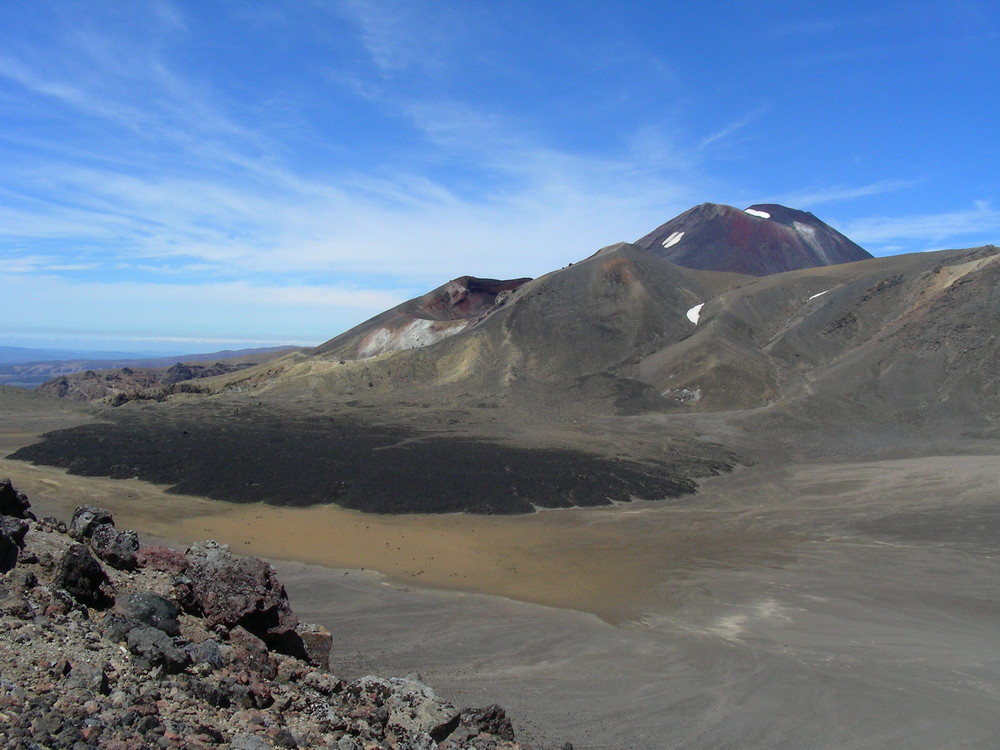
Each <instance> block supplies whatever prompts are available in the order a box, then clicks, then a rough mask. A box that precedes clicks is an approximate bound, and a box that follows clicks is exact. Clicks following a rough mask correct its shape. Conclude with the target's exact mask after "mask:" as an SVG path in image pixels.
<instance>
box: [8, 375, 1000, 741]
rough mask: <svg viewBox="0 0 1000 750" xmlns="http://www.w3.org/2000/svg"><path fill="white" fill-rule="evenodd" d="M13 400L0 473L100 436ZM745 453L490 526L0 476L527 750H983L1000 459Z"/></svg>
mask: <svg viewBox="0 0 1000 750" xmlns="http://www.w3.org/2000/svg"><path fill="white" fill-rule="evenodd" d="M22 393H23V392H19V393H17V394H13V395H12V391H10V390H8V389H4V391H3V394H0V395H2V396H3V402H2V406H3V408H2V409H0V454H3V455H7V454H8V453H9V452H11V451H13V450H14V449H16V448H18V447H20V446H22V445H27V444H30V443H32V442H34V441H35V440H37V439H38V436H39V434H40V433H41V432H42V431H45V430H52V429H56V428H61V427H67V426H70V425H72V424H79V423H86V422H88V421H91V420H92V419H93V416H91V415H90V414H89V413H88V412H86V411H85V410H84V409H83V408H81V407H76V406H71V405H68V404H66V403H65V402H53V401H50V400H47V399H41V398H39V397H33V398H29V397H28V396H22V395H20V394H22ZM29 395H30V394H29ZM745 447H747V448H748V449H749V448H751V446H749V445H748V446H745ZM758 448H759V449H758V452H757V455H755V456H753V458H755V459H756V461H757V462H756V465H752V466H748V467H744V468H739V469H737V470H736V471H734V472H733V473H730V474H724V475H721V476H718V477H714V478H710V479H707V480H703V481H702V482H701V487H700V491H699V493H698V494H697V495H694V496H686V497H682V498H679V499H676V500H673V501H669V502H635V503H627V504H621V505H616V506H613V507H605V508H591V509H569V510H553V511H543V512H539V513H535V514H532V515H522V516H499V517H497V516H493V517H488V516H470V515H461V514H453V515H397V516H383V515H375V514H363V513H360V512H357V511H350V510H344V509H341V508H338V507H336V506H313V507H310V508H277V507H272V506H265V505H261V504H253V505H232V504H227V503H222V502H218V501H212V500H208V499H204V498H198V497H191V496H185V495H177V494H168V493H166V492H165V491H164V488H163V487H159V486H156V485H152V484H149V483H145V482H141V481H138V480H135V479H128V480H110V479H103V478H92V477H81V476H75V475H70V474H67V473H66V472H65V471H63V470H61V469H56V468H52V467H45V466H32V465H30V464H27V463H24V462H20V461H12V460H7V459H2V460H0V475H9V476H10V477H11V479H12V480H13V482H14V484H15V486H16V487H18V488H19V489H20V490H22V491H24V492H26V493H27V495H28V497H29V499H30V500H31V502H32V504H33V506H34V509H35V510H36V511H37V512H38V513H39V514H40V515H50V514H51V515H57V516H60V517H64V518H65V517H68V516H69V514H70V513H71V512H72V509H73V507H75V506H76V505H78V504H81V503H90V504H97V505H102V506H105V507H107V508H109V509H110V510H111V511H112V512H113V513H114V515H115V517H116V520H117V522H118V525H119V527H130V528H135V529H137V530H139V531H140V534H142V535H143V537H144V540H145V541H150V540H153V539H157V538H161V539H168V540H173V541H175V542H177V543H179V544H186V543H189V542H191V541H195V540H199V539H204V538H206V537H210V538H215V539H217V540H219V541H222V542H225V543H228V544H231V545H232V546H233V548H234V550H235V551H237V552H240V553H246V554H255V555H260V556H264V557H267V558H269V559H271V560H273V561H275V564H276V565H277V567H278V568H279V571H280V574H281V577H282V579H283V580H284V581H285V583H286V586H287V588H288V590H289V593H290V596H291V598H292V603H293V606H294V607H295V609H296V611H297V612H298V613H299V614H300V616H302V617H303V618H304V619H306V620H310V621H315V622H320V623H323V624H324V625H326V626H327V627H329V628H330V630H331V631H332V632H333V633H334V634H335V645H334V650H333V654H332V658H331V663H332V664H334V665H335V666H334V670H335V671H337V672H338V673H340V674H342V675H344V676H347V677H352V676H357V675H360V674H363V673H368V672H374V673H393V674H398V673H404V672H406V671H411V670H412V671H418V672H420V673H421V674H422V675H423V676H424V677H425V678H426V679H427V680H428V682H429V683H430V684H432V685H433V686H434V687H435V689H436V690H437V691H438V692H439V693H440V694H442V695H443V696H445V697H446V698H449V699H451V700H454V701H456V702H459V703H470V704H478V703H488V702H494V701H495V702H498V703H500V704H501V705H503V706H504V707H505V708H506V709H507V710H508V713H509V714H510V715H511V716H512V718H513V719H514V721H515V727H516V729H517V731H518V734H519V737H520V738H521V739H522V740H523V741H527V742H533V743H536V745H537V746H538V747H542V748H549V747H560V746H561V745H562V743H563V742H566V741H570V742H572V743H573V745H574V747H575V748H577V749H578V750H579V749H580V748H588V749H589V748H705V749H706V750H707V749H708V748H712V749H713V750H714V749H718V748H789V749H790V750H791V749H793V748H794V749H799V748H831V749H832V748H889V747H893V748H897V747H898V748H935V749H937V748H983V749H984V750H985V749H986V748H995V747H996V742H997V737H1000V713H998V712H997V711H996V707H997V705H998V701H1000V533H998V532H1000V504H998V503H997V498H998V494H1000V460H998V454H1000V442H998V441H996V440H989V439H984V440H973V439H965V440H961V441H951V442H946V441H942V442H940V443H938V444H934V445H926V444H925V445H923V446H920V447H912V446H906V445H900V446H897V447H889V448H886V449H885V450H883V451H881V452H880V454H879V455H878V456H877V458H872V459H867V458H866V457H865V456H864V450H860V451H858V452H859V453H860V454H861V455H854V456H849V457H846V458H841V459H840V460H838V461H830V460H826V461H810V460H808V459H806V458H802V457H798V458H791V459H785V460H782V457H781V455H780V452H778V451H776V450H775V449H772V448H769V447H768V446H766V445H760V446H758Z"/></svg>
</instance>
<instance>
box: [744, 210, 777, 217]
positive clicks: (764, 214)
mask: <svg viewBox="0 0 1000 750" xmlns="http://www.w3.org/2000/svg"><path fill="white" fill-rule="evenodd" d="M743 213H747V214H750V215H751V216H756V217H758V218H760V219H770V218H771V214H769V213H768V212H767V211H758V210H757V209H756V208H744V209H743Z"/></svg>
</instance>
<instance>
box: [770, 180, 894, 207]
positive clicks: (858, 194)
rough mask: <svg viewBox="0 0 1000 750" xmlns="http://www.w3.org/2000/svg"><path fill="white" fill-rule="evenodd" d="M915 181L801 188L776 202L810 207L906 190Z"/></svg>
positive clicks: (883, 181) (777, 199) (786, 194)
mask: <svg viewBox="0 0 1000 750" xmlns="http://www.w3.org/2000/svg"><path fill="white" fill-rule="evenodd" d="M913 185H914V183H913V182H909V181H907V180H881V181H879V182H873V183H870V184H868V185H861V186H858V187H844V186H841V185H834V186H832V187H825V188H816V189H812V190H801V191H798V192H793V193H785V194H784V195H781V196H779V197H778V198H776V199H775V201H774V202H776V203H781V204H784V205H787V206H792V207H794V208H799V209H809V208H812V207H813V206H819V205H823V204H826V203H837V202H840V201H849V200H854V199H856V198H867V197H870V196H872V195H883V194H885V193H894V192H897V191H900V190H906V189H907V188H911V187H913Z"/></svg>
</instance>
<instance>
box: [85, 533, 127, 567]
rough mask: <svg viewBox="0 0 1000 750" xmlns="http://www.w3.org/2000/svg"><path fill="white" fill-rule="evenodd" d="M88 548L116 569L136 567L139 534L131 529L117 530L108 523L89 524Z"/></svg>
mask: <svg viewBox="0 0 1000 750" xmlns="http://www.w3.org/2000/svg"><path fill="white" fill-rule="evenodd" d="M90 529H91V533H90V548H91V549H92V550H93V551H94V554H95V555H97V556H98V557H99V558H101V559H102V560H104V562H106V563H107V564H108V565H110V566H112V567H114V568H118V570H135V569H136V567H138V563H137V561H136V553H137V552H138V551H139V535H138V534H136V533H135V532H134V531H132V530H131V529H125V530H123V531H119V530H118V529H116V528H115V527H114V526H112V525H111V524H109V523H102V524H94V525H92V526H90Z"/></svg>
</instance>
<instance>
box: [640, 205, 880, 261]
mask: <svg viewBox="0 0 1000 750" xmlns="http://www.w3.org/2000/svg"><path fill="white" fill-rule="evenodd" d="M635 244H637V245H638V246H639V247H641V248H643V249H644V250H647V251H649V252H651V253H653V254H654V255H657V256H659V257H661V258H663V259H664V260H668V261H670V262H671V263H676V264H677V265H680V266H686V267H688V268H697V269H701V270H706V271H732V272H735V273H742V274H747V275H750V276H769V275H770V274H773V273H782V272H784V271H794V270H797V269H800V268H814V267H817V266H833V265H838V264H840V263H851V262H853V261H856V260H865V259H867V258H871V257H872V256H871V254H870V253H868V252H867V251H865V250H864V249H863V248H861V247H859V246H858V245H856V244H855V243H853V242H851V240H849V239H848V238H847V237H845V236H844V235H842V234H841V233H840V232H838V231H837V230H836V229H833V228H832V227H830V226H829V225H827V224H825V223H824V222H822V221H820V220H819V219H817V218H816V217H815V216H813V215H812V214H811V213H808V212H806V211H798V210H796V209H793V208H787V207H785V206H779V205H777V204H772V203H761V204H756V205H753V206H750V207H749V208H747V209H745V210H743V211H740V210H739V209H738V208H733V207H732V206H724V205H721V204H718V203H702V204H701V205H700V206H695V207H694V208H691V209H689V210H687V211H685V212H684V213H682V214H681V215H680V216H678V217H676V218H674V219H671V220H670V221H668V222H667V223H666V224H663V225H661V226H660V227H658V228H656V229H654V230H653V231H652V232H650V233H649V234H647V235H646V236H645V237H643V238H642V239H639V240H637V241H636V243H635Z"/></svg>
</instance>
